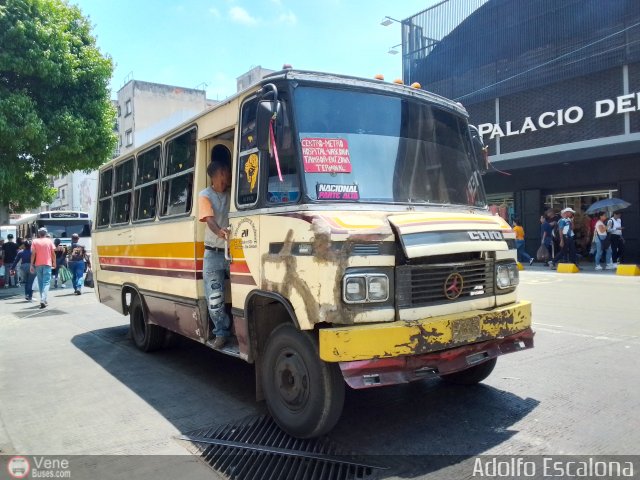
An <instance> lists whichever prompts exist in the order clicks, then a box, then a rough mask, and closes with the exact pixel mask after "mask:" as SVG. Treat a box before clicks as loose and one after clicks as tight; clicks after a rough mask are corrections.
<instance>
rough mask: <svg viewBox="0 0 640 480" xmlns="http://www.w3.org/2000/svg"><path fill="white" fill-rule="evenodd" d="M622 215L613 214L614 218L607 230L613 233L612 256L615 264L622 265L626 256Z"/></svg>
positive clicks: (609, 222)
mask: <svg viewBox="0 0 640 480" xmlns="http://www.w3.org/2000/svg"><path fill="white" fill-rule="evenodd" d="M623 228H624V227H623V226H622V213H621V212H620V211H618V212H613V217H611V218H610V219H609V221H608V222H607V229H608V230H609V232H610V233H611V254H612V260H613V263H622V256H623V255H624V238H623V237H622V229H623Z"/></svg>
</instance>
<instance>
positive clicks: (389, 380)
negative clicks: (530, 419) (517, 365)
mask: <svg viewBox="0 0 640 480" xmlns="http://www.w3.org/2000/svg"><path fill="white" fill-rule="evenodd" d="M533 336H534V332H533V331H532V330H531V328H527V329H526V330H524V331H522V332H519V333H516V334H514V335H510V336H508V337H505V338H501V339H495V340H489V341H486V342H481V343H474V344H471V345H465V346H462V347H457V348H452V349H449V350H443V351H439V352H434V353H428V354H424V355H410V356H402V357H395V358H377V359H372V360H360V361H355V362H340V369H341V370H342V375H343V376H344V379H345V381H346V382H347V384H349V386H350V387H351V388H356V389H360V388H370V387H382V386H385V385H396V384H399V383H408V382H412V381H415V380H421V379H423V378H429V377H435V376H440V375H444V374H447V373H454V372H457V371H460V370H465V369H466V368H469V367H472V366H473V365H477V364H480V363H482V362H485V361H487V360H490V359H492V358H496V357H498V356H500V355H504V354H507V353H513V352H518V351H520V350H526V349H528V348H533Z"/></svg>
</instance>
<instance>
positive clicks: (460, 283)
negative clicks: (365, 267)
mask: <svg viewBox="0 0 640 480" xmlns="http://www.w3.org/2000/svg"><path fill="white" fill-rule="evenodd" d="M452 284H455V285H454V288H453V289H450V290H449V291H448V292H447V290H448V289H449V288H450V287H451V286H452ZM457 289H459V291H456V290H457ZM493 294H494V262H493V261H492V260H486V261H485V260H478V261H469V262H462V263H460V262H456V263H441V264H431V265H429V264H427V265H401V266H399V267H397V268H396V304H397V306H398V309H403V308H417V307H426V306H429V305H438V304H443V303H451V302H456V301H463V300H471V299H474V298H482V297H488V296H491V295H493Z"/></svg>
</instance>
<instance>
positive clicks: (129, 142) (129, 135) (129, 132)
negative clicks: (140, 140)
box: [125, 130, 133, 147]
mask: <svg viewBox="0 0 640 480" xmlns="http://www.w3.org/2000/svg"><path fill="white" fill-rule="evenodd" d="M125 135H126V137H127V147H130V146H131V145H133V130H127V131H126V133H125Z"/></svg>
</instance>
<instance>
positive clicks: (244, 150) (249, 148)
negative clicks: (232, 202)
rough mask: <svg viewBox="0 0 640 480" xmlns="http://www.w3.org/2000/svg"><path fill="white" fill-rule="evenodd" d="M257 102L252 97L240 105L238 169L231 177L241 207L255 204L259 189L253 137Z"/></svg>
mask: <svg viewBox="0 0 640 480" xmlns="http://www.w3.org/2000/svg"><path fill="white" fill-rule="evenodd" d="M257 103H258V102H257V100H256V98H255V97H254V98H252V99H250V100H248V101H246V102H245V103H244V105H242V113H241V119H240V121H241V127H240V153H239V155H238V170H237V171H236V174H235V175H234V176H235V178H234V179H233V181H235V182H236V186H237V188H236V201H237V203H238V205H239V206H240V207H241V208H242V207H250V206H253V205H255V204H256V203H257V202H258V191H259V190H260V181H259V179H260V156H259V153H258V149H257V147H256V137H255V129H256V106H257Z"/></svg>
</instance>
